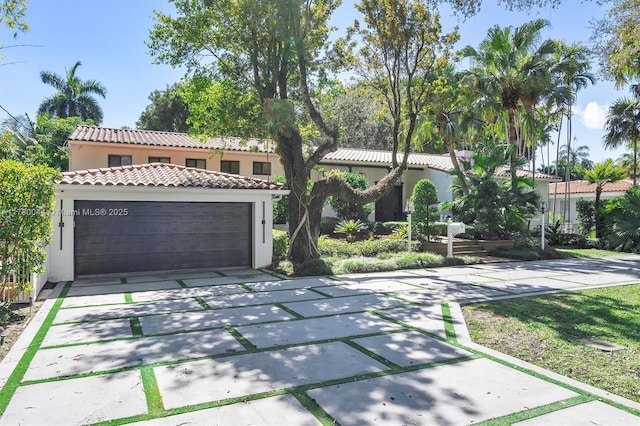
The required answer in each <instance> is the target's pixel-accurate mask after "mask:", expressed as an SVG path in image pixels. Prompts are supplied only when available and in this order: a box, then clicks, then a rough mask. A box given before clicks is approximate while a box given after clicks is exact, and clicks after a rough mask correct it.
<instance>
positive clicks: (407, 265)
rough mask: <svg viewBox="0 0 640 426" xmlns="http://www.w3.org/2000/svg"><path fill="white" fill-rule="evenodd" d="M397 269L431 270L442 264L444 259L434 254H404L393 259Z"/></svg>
mask: <svg viewBox="0 0 640 426" xmlns="http://www.w3.org/2000/svg"><path fill="white" fill-rule="evenodd" d="M395 262H396V265H397V267H398V269H416V268H433V267H435V266H439V265H442V264H443V263H444V257H443V256H442V255H439V254H435V253H406V254H403V255H401V256H399V257H397V258H396V259H395Z"/></svg>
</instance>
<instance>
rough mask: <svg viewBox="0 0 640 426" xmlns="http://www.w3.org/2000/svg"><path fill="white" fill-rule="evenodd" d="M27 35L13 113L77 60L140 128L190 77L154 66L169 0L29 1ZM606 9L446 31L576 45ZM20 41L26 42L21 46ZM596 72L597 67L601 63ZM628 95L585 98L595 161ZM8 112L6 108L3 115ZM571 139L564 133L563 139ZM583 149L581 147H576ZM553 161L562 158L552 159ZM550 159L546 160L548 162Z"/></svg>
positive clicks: (10, 61)
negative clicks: (616, 105)
mask: <svg viewBox="0 0 640 426" xmlns="http://www.w3.org/2000/svg"><path fill="white" fill-rule="evenodd" d="M27 3H28V13H27V16H26V20H27V22H28V24H29V26H30V31H29V32H27V33H24V34H22V33H20V34H18V36H17V38H15V39H14V38H13V32H12V31H10V30H7V29H5V28H4V27H3V28H2V29H0V43H2V44H3V46H4V47H3V48H2V49H0V53H2V55H3V58H2V59H1V60H0V105H2V106H3V107H4V108H6V109H7V110H8V111H9V112H10V113H11V114H14V115H18V114H23V113H25V112H26V113H28V114H29V115H30V116H31V117H32V119H33V118H34V117H35V113H36V110H37V108H38V105H39V104H40V102H41V101H42V100H43V99H44V98H45V97H47V96H50V95H51V94H52V93H53V89H52V88H51V87H49V86H46V85H45V84H43V83H42V82H41V81H40V72H41V71H43V70H47V71H54V72H56V73H58V74H64V73H65V68H69V67H71V66H72V65H73V64H74V63H75V62H76V61H77V60H80V61H82V66H81V67H80V68H79V69H78V72H77V73H78V75H79V77H80V78H82V79H95V80H98V81H100V82H102V83H103V84H104V85H105V86H106V88H107V97H106V99H99V101H100V104H101V106H102V107H103V110H104V122H103V126H107V127H115V128H119V127H122V126H130V127H135V122H136V120H137V119H138V117H139V116H140V113H141V112H142V111H143V110H144V108H145V107H146V105H148V103H149V101H148V96H149V94H150V93H151V91H153V90H155V89H164V88H165V86H166V85H167V84H172V83H174V82H176V81H178V80H180V78H181V77H182V76H183V75H184V71H183V70H180V69H172V68H171V67H170V66H168V65H157V64H153V58H152V57H151V56H149V54H148V53H147V50H148V49H147V47H146V45H145V41H146V40H147V38H148V32H149V29H150V28H151V26H152V25H153V10H154V9H156V10H162V11H165V12H167V11H171V7H170V5H168V4H167V2H165V1H161V0H133V1H132V0H55V1H51V0H29V1H28V2H27ZM354 3H355V1H354V0H345V1H344V3H343V5H342V6H341V7H340V8H339V10H338V11H337V12H336V14H335V17H334V24H335V25H336V26H338V27H342V28H344V27H346V26H347V25H349V24H351V23H352V22H353V20H354V19H356V18H358V14H357V12H356V11H355V9H354V7H353V4H354ZM605 12H606V9H604V8H603V7H602V6H599V5H597V4H596V3H595V2H584V3H583V2H581V1H579V0H578V1H576V0H564V1H563V4H562V6H561V7H560V8H558V9H551V8H543V9H539V10H532V11H528V12H524V13H516V12H508V11H507V10H506V9H505V8H504V7H503V6H499V5H497V4H496V3H495V2H494V1H486V0H485V4H484V5H483V6H482V11H481V13H480V14H479V15H477V16H475V17H473V18H470V19H468V20H467V21H464V20H462V19H458V18H456V17H454V16H452V14H451V13H450V12H449V11H447V10H445V8H443V9H442V10H441V13H442V22H443V27H444V29H445V30H450V29H451V28H453V26H454V25H458V26H459V27H460V33H461V41H460V43H459V47H463V46H465V45H467V44H471V45H473V46H477V45H478V44H479V43H480V41H481V40H482V39H483V38H484V36H485V35H486V32H487V30H488V28H489V27H491V26H493V25H496V24H497V25H500V26H508V25H513V26H517V25H520V24H522V23H524V22H526V21H529V20H531V19H537V18H542V19H547V20H549V21H550V22H551V25H550V27H548V28H547V29H545V30H544V33H543V35H544V37H546V38H557V39H563V40H565V41H566V42H570V43H573V42H575V43H580V44H583V45H588V44H589V36H590V34H591V30H590V22H591V21H592V20H593V19H594V18H600V17H602V16H603V15H604V14H605ZM13 45H26V46H16V47H10V46H13ZM593 71H594V72H595V71H597V68H594V70H593ZM627 94H628V90H627V89H623V90H622V91H617V90H615V88H614V87H613V84H612V83H610V82H606V81H602V80H599V81H598V82H597V84H596V85H595V86H592V87H589V88H587V89H585V90H583V91H581V92H580V93H579V95H578V102H577V107H576V111H577V113H576V116H575V118H574V129H573V135H574V136H575V137H576V138H577V141H575V142H574V141H572V144H575V143H577V144H578V145H587V146H589V147H590V153H591V159H592V160H595V161H599V160H601V159H603V158H606V157H612V158H617V157H618V156H619V155H620V154H622V153H623V152H624V151H623V150H617V151H604V149H603V148H602V135H603V131H602V124H603V121H604V114H605V113H606V110H607V107H608V105H610V104H611V103H613V101H614V100H615V99H616V98H618V97H620V96H623V95H624V96H626V95H627ZM3 118H6V114H4V112H3V111H0V119H3ZM564 143H566V139H565V137H564V136H563V138H562V142H561V144H564ZM574 146H575V145H574ZM552 158H554V157H553V156H552ZM545 162H546V161H545Z"/></svg>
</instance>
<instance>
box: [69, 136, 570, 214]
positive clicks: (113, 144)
mask: <svg viewBox="0 0 640 426" xmlns="http://www.w3.org/2000/svg"><path fill="white" fill-rule="evenodd" d="M68 145H69V170H71V171H75V170H86V169H97V168H106V167H118V166H126V165H134V164H147V163H167V164H175V165H180V166H185V167H195V168H199V169H206V170H211V171H218V172H223V173H229V174H235V175H241V176H247V177H252V178H259V179H264V180H267V181H271V180H272V179H273V177H274V176H278V175H281V176H282V175H284V170H283V168H282V165H281V163H280V159H279V157H278V155H277V154H275V152H274V143H273V142H271V141H269V140H260V139H241V138H233V137H221V138H209V139H206V140H197V139H194V138H192V137H190V136H188V135H186V134H183V133H170V132H157V131H148V130H129V129H109V128H104V127H96V126H80V127H78V128H77V129H76V130H75V131H74V132H73V133H72V134H71V136H70V137H69V141H68ZM391 155H392V153H391V152H389V151H376V150H367V149H351V148H342V149H339V150H337V151H335V152H332V153H330V154H329V155H327V156H326V157H325V158H324V159H323V160H322V161H321V162H320V167H318V168H316V170H314V172H313V174H312V176H311V178H312V179H314V180H317V179H319V178H320V177H321V176H322V174H324V173H326V172H328V171H330V170H333V169H338V170H341V171H349V172H353V173H360V174H362V175H364V176H365V177H366V178H367V180H368V181H369V183H370V184H374V183H376V182H377V181H379V180H380V179H381V178H382V177H383V176H384V175H385V174H386V173H387V171H388V170H389V167H390V165H391ZM452 170H453V164H452V162H451V159H450V157H449V155H448V154H442V155H440V154H423V153H412V154H410V155H409V159H408V164H407V170H406V171H405V173H404V174H403V176H402V178H401V180H400V181H399V182H397V183H396V185H395V186H394V188H393V189H392V191H391V192H390V193H389V194H388V195H387V196H386V197H384V198H382V199H380V200H378V201H377V202H376V203H375V210H374V213H373V215H372V217H371V220H376V221H382V222H384V221H391V220H401V219H403V218H404V217H405V213H404V211H403V210H404V205H405V201H406V200H407V199H408V198H409V197H411V194H412V192H413V187H414V186H415V184H416V183H417V182H418V181H419V180H421V179H429V180H431V181H432V182H433V183H434V185H435V186H436V189H437V190H438V197H439V201H450V200H451V199H452V195H451V190H450V187H451V182H452V177H451V174H450V172H451V171H452ZM518 173H519V174H521V175H523V176H533V177H534V178H535V181H536V189H537V190H538V192H539V193H540V196H541V197H542V199H546V198H547V195H548V193H547V191H548V187H549V185H548V184H549V182H552V181H555V180H557V179H556V178H555V177H553V176H549V175H546V174H543V173H535V174H532V172H530V171H527V170H520V171H518ZM498 176H499V177H503V178H505V179H507V178H508V177H509V171H508V170H507V169H504V170H501V171H500V172H499V174H498ZM443 213H444V212H443ZM324 214H325V215H327V216H331V215H333V213H332V211H331V208H330V206H326V207H325V212H324Z"/></svg>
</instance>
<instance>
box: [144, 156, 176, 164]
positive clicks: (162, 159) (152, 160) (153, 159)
mask: <svg viewBox="0 0 640 426" xmlns="http://www.w3.org/2000/svg"><path fill="white" fill-rule="evenodd" d="M149 162H150V163H171V158H169V157H149Z"/></svg>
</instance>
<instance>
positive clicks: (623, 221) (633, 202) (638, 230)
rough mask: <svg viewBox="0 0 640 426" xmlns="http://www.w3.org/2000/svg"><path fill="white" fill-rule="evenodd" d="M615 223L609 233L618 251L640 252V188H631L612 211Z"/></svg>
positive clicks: (609, 238)
mask: <svg viewBox="0 0 640 426" xmlns="http://www.w3.org/2000/svg"><path fill="white" fill-rule="evenodd" d="M611 219H612V222H613V225H612V227H611V229H610V231H609V234H608V235H607V239H608V240H609V242H610V246H611V247H613V248H614V249H615V250H617V251H634V252H636V253H637V252H640V188H639V187H637V186H634V187H631V188H629V190H628V191H627V192H626V193H625V195H624V196H623V197H621V199H620V200H619V202H618V208H616V209H615V210H614V211H613V212H612V213H611Z"/></svg>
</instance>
